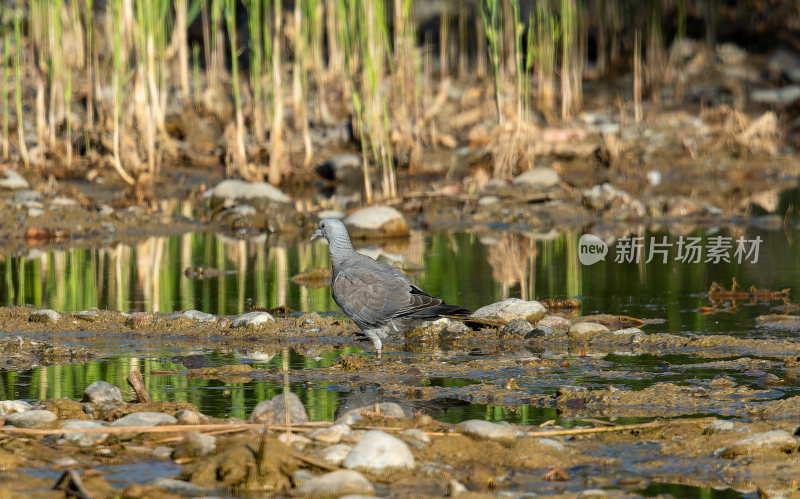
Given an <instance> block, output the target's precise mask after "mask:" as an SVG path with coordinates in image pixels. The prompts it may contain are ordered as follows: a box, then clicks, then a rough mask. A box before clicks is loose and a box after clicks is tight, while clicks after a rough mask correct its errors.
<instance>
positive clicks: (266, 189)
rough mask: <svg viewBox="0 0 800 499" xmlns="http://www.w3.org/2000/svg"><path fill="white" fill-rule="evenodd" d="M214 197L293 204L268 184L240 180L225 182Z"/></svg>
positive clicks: (215, 191)
mask: <svg viewBox="0 0 800 499" xmlns="http://www.w3.org/2000/svg"><path fill="white" fill-rule="evenodd" d="M214 197H216V198H222V199H261V200H266V201H272V202H275V203H286V204H288V203H291V201H292V199H291V198H290V197H289V196H287V195H286V194H285V193H284V192H283V191H281V190H280V189H278V188H277V187H275V186H274V185H272V184H268V183H266V182H245V181H244V180H239V179H228V180H223V181H222V182H220V183H218V184H217V185H216V187H214Z"/></svg>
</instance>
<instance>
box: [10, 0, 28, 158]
mask: <svg viewBox="0 0 800 499" xmlns="http://www.w3.org/2000/svg"><path fill="white" fill-rule="evenodd" d="M21 57H22V8H21V7H17V8H16V9H15V10H14V91H15V94H14V95H15V99H16V104H17V138H18V140H19V154H20V156H22V161H23V163H25V166H26V167H28V166H30V160H29V159H28V147H27V146H26V145H25V130H24V128H23V126H22V122H23V121H24V120H23V114H22V61H21Z"/></svg>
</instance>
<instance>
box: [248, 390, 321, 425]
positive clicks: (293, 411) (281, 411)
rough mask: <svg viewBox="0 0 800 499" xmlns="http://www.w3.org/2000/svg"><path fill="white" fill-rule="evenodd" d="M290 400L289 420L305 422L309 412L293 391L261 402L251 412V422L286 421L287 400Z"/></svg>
mask: <svg viewBox="0 0 800 499" xmlns="http://www.w3.org/2000/svg"><path fill="white" fill-rule="evenodd" d="M287 396H288V400H289V420H290V422H291V423H305V422H306V421H308V413H307V412H306V408H305V407H303V403H302V402H301V401H300V398H299V397H298V396H297V395H295V394H294V393H292V392H286V393H281V394H280V395H277V396H275V397H273V398H271V399H270V400H264V401H263V402H260V403H259V404H258V405H257V406H255V408H254V409H253V412H252V413H251V414H250V422H251V423H263V422H265V421H266V420H267V419H269V420H270V423H271V424H281V423H286V402H285V400H286V399H287Z"/></svg>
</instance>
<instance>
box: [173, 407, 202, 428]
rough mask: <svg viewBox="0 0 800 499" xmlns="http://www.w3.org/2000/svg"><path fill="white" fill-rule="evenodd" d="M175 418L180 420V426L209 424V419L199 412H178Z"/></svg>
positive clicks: (185, 410) (186, 410)
mask: <svg viewBox="0 0 800 499" xmlns="http://www.w3.org/2000/svg"><path fill="white" fill-rule="evenodd" d="M175 417H176V418H177V419H178V424H184V425H196V424H204V423H206V422H208V418H207V417H205V416H203V415H202V414H200V413H199V412H197V411H191V410H189V409H184V410H182V411H178V412H177V413H176V414H175Z"/></svg>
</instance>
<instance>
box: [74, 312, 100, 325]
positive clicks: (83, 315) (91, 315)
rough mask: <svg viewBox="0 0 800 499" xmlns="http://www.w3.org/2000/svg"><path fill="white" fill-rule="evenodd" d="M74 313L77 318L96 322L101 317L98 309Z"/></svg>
mask: <svg viewBox="0 0 800 499" xmlns="http://www.w3.org/2000/svg"><path fill="white" fill-rule="evenodd" d="M72 315H73V316H74V317H75V318H76V319H81V320H84V321H86V322H94V321H96V320H97V319H98V318H99V317H100V314H98V313H97V309H89V310H81V311H79V312H75V313H74V314H72Z"/></svg>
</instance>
